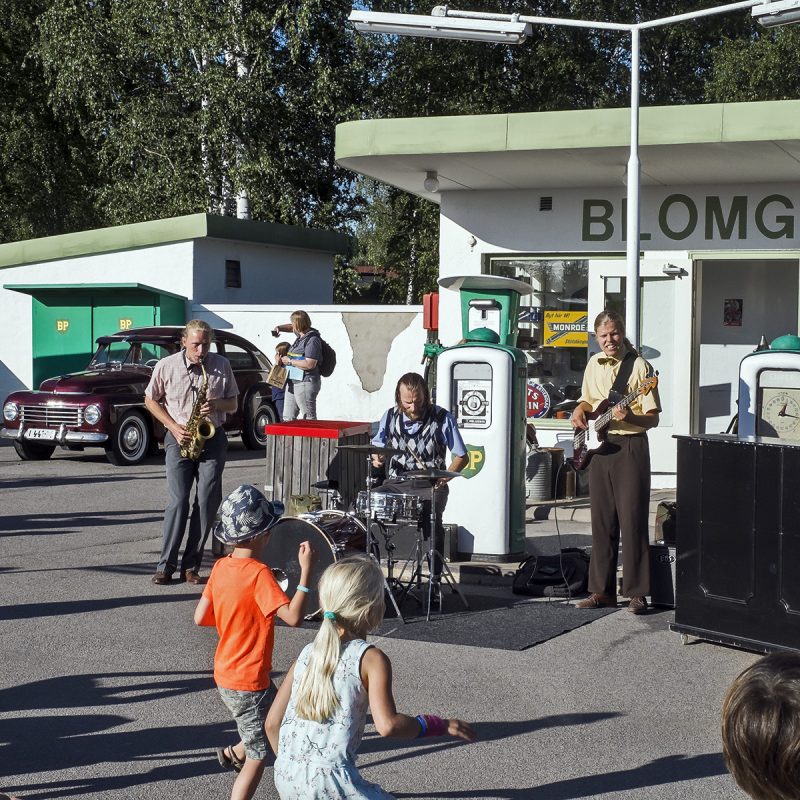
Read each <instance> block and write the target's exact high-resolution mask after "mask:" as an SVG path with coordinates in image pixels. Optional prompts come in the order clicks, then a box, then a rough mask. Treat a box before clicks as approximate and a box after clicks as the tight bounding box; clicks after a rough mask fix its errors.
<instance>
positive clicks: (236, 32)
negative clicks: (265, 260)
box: [34, 0, 361, 227]
mask: <svg viewBox="0 0 800 800" xmlns="http://www.w3.org/2000/svg"><path fill="white" fill-rule="evenodd" d="M46 6H47V8H46V10H45V11H44V13H42V14H41V15H40V16H39V18H38V25H39V30H40V34H41V35H40V39H39V42H38V44H37V46H36V47H35V48H34V52H35V54H36V56H37V58H38V59H39V60H40V62H41V64H42V67H43V70H44V73H45V75H46V77H47V79H48V81H49V85H50V87H51V90H52V94H51V100H52V105H53V108H54V110H55V113H56V114H57V115H59V117H61V118H62V119H64V120H65V121H67V122H68V123H69V124H70V125H71V126H73V127H74V129H75V130H76V131H77V132H78V133H79V134H80V136H81V137H82V138H83V140H84V141H85V142H86V144H87V146H88V147H89V148H90V150H91V151H92V152H94V153H96V155H97V159H98V169H99V185H98V202H99V203H100V204H101V205H102V206H103V207H104V208H105V209H106V210H107V218H108V220H109V222H111V223H123V222H131V221H141V220H146V219H152V218H158V217H168V216H173V215H177V214H185V213H192V212H199V211H209V212H212V213H231V212H232V211H233V210H234V206H235V201H236V199H237V198H238V197H241V196H243V195H245V194H246V195H247V196H248V197H249V199H250V203H251V205H252V213H253V216H254V217H255V218H256V219H266V220H271V221H276V222H283V223H295V224H312V225H325V226H339V227H341V226H342V225H344V224H345V223H346V222H347V220H348V219H350V218H351V217H352V202H351V201H350V194H349V192H348V187H349V181H350V178H349V176H346V175H344V174H343V173H342V171H340V170H338V169H337V167H336V165H335V164H334V160H333V136H334V129H335V125H336V123H337V122H339V121H340V120H341V119H346V118H347V117H348V116H351V115H352V113H353V108H354V103H355V101H356V99H357V97H358V94H359V91H360V90H359V87H360V85H361V71H360V68H359V63H360V56H359V42H358V40H356V39H355V38H354V37H352V36H350V35H349V34H348V33H347V31H346V29H345V24H344V20H345V18H346V13H347V12H348V11H349V8H350V5H349V3H345V2H341V0H336V1H335V2H331V1H330V0H327V1H326V0H285V1H284V2H274V1H273V2H270V1H269V0H212V2H209V1H208V0H91V2H88V0H53V2H50V3H47V4H46Z"/></svg>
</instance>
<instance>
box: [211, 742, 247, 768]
mask: <svg viewBox="0 0 800 800" xmlns="http://www.w3.org/2000/svg"><path fill="white" fill-rule="evenodd" d="M217 761H219V765H220V766H221V767H222V769H233V770H236V772H241V770H242V767H243V766H244V761H241V760H240V759H239V757H238V756H237V755H236V753H235V752H234V750H233V747H231V746H230V745H229V746H228V747H218V748H217Z"/></svg>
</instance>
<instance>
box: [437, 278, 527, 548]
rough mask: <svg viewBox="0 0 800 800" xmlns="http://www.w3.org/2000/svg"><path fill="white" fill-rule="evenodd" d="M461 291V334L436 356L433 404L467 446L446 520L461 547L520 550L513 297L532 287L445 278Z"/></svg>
mask: <svg viewBox="0 0 800 800" xmlns="http://www.w3.org/2000/svg"><path fill="white" fill-rule="evenodd" d="M439 285H440V286H441V287H442V288H443V289H450V290H453V291H458V292H460V300H461V330H462V341H461V342H460V343H459V344H457V345H456V346H455V347H448V348H445V349H443V350H442V351H441V352H440V353H439V355H438V357H437V365H436V370H437V382H436V387H437V394H436V397H437V403H438V404H439V405H440V406H442V407H444V408H446V409H448V410H449V411H451V412H452V413H453V415H454V416H455V417H456V420H457V422H458V427H459V429H460V431H461V435H462V437H463V439H464V443H465V444H466V446H467V455H468V457H469V463H468V465H467V467H466V468H465V469H464V471H463V473H462V474H463V475H464V478H465V479H458V480H454V481H451V483H450V501H449V502H448V504H447V509H446V511H445V515H444V519H445V522H452V523H456V524H458V536H459V538H458V545H459V546H458V549H459V551H460V552H462V553H468V554H471V555H472V556H477V557H480V558H486V559H489V560H502V559H504V558H507V557H510V556H513V557H516V556H519V555H522V554H523V553H524V550H525V457H526V442H525V426H526V411H525V398H526V381H527V359H526V357H525V353H524V352H523V351H522V350H519V349H517V348H516V347H515V345H516V341H517V334H518V330H519V328H518V323H517V320H518V317H519V306H520V298H521V297H522V296H524V295H527V294H529V293H530V292H531V287H530V286H529V285H528V284H526V283H523V282H522V281H518V280H514V279H512V278H501V277H496V276H489V275H467V276H456V277H446V278H441V279H440V280H439Z"/></svg>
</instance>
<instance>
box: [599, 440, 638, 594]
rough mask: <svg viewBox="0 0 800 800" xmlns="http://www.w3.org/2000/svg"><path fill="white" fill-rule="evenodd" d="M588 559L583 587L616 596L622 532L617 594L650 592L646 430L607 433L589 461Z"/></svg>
mask: <svg viewBox="0 0 800 800" xmlns="http://www.w3.org/2000/svg"><path fill="white" fill-rule="evenodd" d="M589 495H590V498H591V506H592V558H591V562H590V564H589V591H590V592H598V593H601V594H607V595H612V596H614V595H616V593H617V586H616V583H617V581H616V578H617V557H618V552H619V540H620V534H621V535H622V574H623V578H622V594H623V595H624V596H625V597H635V596H646V595H649V594H650V553H649V537H648V531H647V524H648V514H649V511H650V448H649V446H648V442H647V436H646V434H638V435H635V436H619V435H614V434H610V435H609V437H608V441H607V444H606V445H605V447H604V448H603V450H601V451H600V452H598V453H596V454H595V455H594V457H593V458H592V461H591V463H590V464H589Z"/></svg>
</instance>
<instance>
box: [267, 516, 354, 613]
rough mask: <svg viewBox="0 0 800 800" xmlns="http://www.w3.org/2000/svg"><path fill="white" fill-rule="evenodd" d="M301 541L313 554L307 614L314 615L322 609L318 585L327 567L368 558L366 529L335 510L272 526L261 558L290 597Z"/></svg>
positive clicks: (296, 576)
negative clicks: (342, 560)
mask: <svg viewBox="0 0 800 800" xmlns="http://www.w3.org/2000/svg"><path fill="white" fill-rule="evenodd" d="M302 542H308V543H309V544H310V545H311V549H312V550H313V551H314V563H313V564H312V565H311V577H310V579H309V581H308V589H309V592H308V597H307V598H306V611H307V613H308V614H309V615H311V614H314V613H315V612H316V611H318V610H319V597H318V596H317V585H318V584H319V579H320V576H321V575H322V573H323V572H324V571H325V569H326V568H327V567H329V566H330V565H331V564H333V563H335V562H336V561H339V560H341V559H342V558H346V557H347V556H355V555H362V556H363V555H365V554H366V548H367V529H366V527H365V526H364V524H363V523H362V522H361V520H359V519H357V518H356V517H354V516H353V515H352V514H348V513H346V512H344V511H336V510H334V509H328V510H327V511H317V512H314V513H312V514H303V515H302V516H300V517H284V518H283V519H282V520H281V521H280V522H278V523H277V524H276V525H275V526H273V528H272V530H271V531H270V537H269V541H268V542H267V545H266V547H265V548H264V550H263V551H262V552H263V556H262V559H263V561H264V563H265V564H266V565H267V566H268V567H269V568H270V569H271V570H272V573H273V575H275V580H277V581H278V585H279V586H280V587H281V589H283V591H284V592H286V594H288V595H289V597H290V598H291V597H292V596H293V595H294V593H295V592H296V591H297V584H298V583H299V582H300V563H299V562H298V560H297V551H298V550H299V549H300V545H301V543H302Z"/></svg>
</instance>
